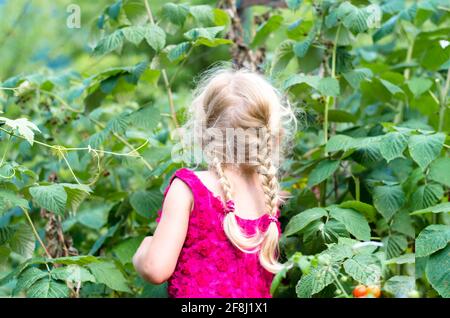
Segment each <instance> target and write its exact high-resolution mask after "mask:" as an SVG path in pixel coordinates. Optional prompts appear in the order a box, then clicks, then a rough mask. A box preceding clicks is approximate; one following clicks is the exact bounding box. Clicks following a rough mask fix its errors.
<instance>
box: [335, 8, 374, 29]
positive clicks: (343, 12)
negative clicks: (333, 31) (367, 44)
mask: <svg viewBox="0 0 450 318" xmlns="http://www.w3.org/2000/svg"><path fill="white" fill-rule="evenodd" d="M336 10H337V11H336V14H337V18H339V19H341V20H342V23H343V24H344V26H345V27H347V28H348V29H349V30H351V31H352V32H354V33H362V32H365V31H367V30H368V29H370V28H374V27H377V26H378V24H379V22H380V20H381V10H380V8H379V6H378V5H375V4H371V5H369V6H367V7H363V8H361V9H360V8H358V7H356V6H354V5H352V4H351V3H350V2H349V1H346V2H344V3H342V4H341V5H340V6H339V7H338V8H337V9H336Z"/></svg>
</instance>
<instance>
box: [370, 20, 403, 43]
mask: <svg viewBox="0 0 450 318" xmlns="http://www.w3.org/2000/svg"><path fill="white" fill-rule="evenodd" d="M398 18H399V17H398V15H394V16H392V17H391V18H390V19H389V20H387V21H386V22H385V23H383V25H382V26H381V27H380V28H379V29H378V30H377V31H376V32H375V33H374V34H373V35H372V39H373V41H374V42H377V41H379V40H381V39H382V38H384V37H385V36H387V35H389V34H391V33H392V32H393V31H394V29H395V25H396V24H397V21H398Z"/></svg>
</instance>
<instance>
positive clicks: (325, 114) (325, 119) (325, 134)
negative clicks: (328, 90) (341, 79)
mask: <svg viewBox="0 0 450 318" xmlns="http://www.w3.org/2000/svg"><path fill="white" fill-rule="evenodd" d="M330 99H331V96H327V99H326V101H325V109H324V110H323V141H324V144H325V145H326V144H327V142H328V109H329V106H330ZM325 149H326V148H324V154H325V157H327V156H328V152H327V151H326V150H325Z"/></svg>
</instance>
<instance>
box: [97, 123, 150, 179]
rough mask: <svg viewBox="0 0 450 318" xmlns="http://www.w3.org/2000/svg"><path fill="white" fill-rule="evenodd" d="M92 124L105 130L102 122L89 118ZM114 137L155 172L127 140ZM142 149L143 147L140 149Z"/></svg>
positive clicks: (117, 135)
mask: <svg viewBox="0 0 450 318" xmlns="http://www.w3.org/2000/svg"><path fill="white" fill-rule="evenodd" d="M89 119H90V120H91V121H92V122H94V123H95V124H97V125H98V126H99V127H101V128H102V129H104V128H105V125H103V124H102V123H101V122H99V121H97V120H95V119H93V118H89ZM113 135H114V136H115V137H116V138H117V139H119V140H120V141H121V142H123V143H124V144H125V145H126V146H128V148H130V149H131V151H130V153H133V152H135V153H136V157H139V159H140V160H141V161H142V162H143V163H144V165H145V166H146V167H147V168H148V170H150V171H151V170H153V168H152V166H151V165H150V164H149V163H148V162H147V161H146V160H145V159H144V157H142V155H141V154H140V153H138V152H137V151H136V150H137V149H135V148H134V147H133V145H131V144H130V143H129V142H128V141H127V140H125V139H124V138H122V137H121V136H120V135H119V134H117V133H115V132H113ZM139 148H141V147H139Z"/></svg>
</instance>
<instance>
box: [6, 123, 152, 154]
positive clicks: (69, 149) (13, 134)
mask: <svg viewBox="0 0 450 318" xmlns="http://www.w3.org/2000/svg"><path fill="white" fill-rule="evenodd" d="M102 128H105V127H104V126H102ZM0 130H2V131H4V132H6V133H7V134H8V135H10V136H14V137H17V138H21V139H24V140H25V139H26V138H25V137H22V136H20V135H16V134H15V133H13V132H12V131H9V130H7V129H5V128H2V127H0ZM113 134H115V133H113ZM119 137H120V136H119ZM122 141H124V142H126V145H127V146H128V147H130V148H132V150H131V151H129V152H127V153H119V152H114V151H107V150H101V149H95V148H92V147H79V148H66V147H64V146H61V145H50V144H46V143H45V142H41V141H39V140H36V139H35V140H33V143H36V144H38V145H41V146H44V147H47V148H50V149H54V150H57V151H58V150H64V151H75V150H76V151H78V150H87V151H95V152H98V153H105V154H110V155H114V156H125V157H139V154H133V152H136V150H138V149H141V148H142V147H144V146H145V145H146V144H147V143H148V140H146V141H145V142H144V143H143V144H142V145H140V146H139V147H138V148H133V146H131V145H130V144H129V143H128V142H127V141H126V140H124V139H122Z"/></svg>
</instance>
